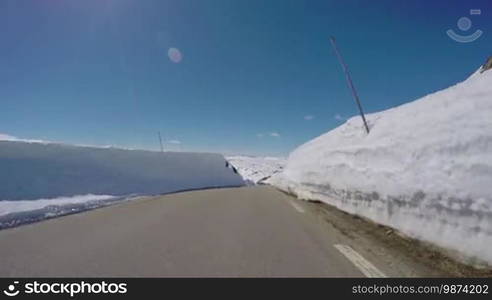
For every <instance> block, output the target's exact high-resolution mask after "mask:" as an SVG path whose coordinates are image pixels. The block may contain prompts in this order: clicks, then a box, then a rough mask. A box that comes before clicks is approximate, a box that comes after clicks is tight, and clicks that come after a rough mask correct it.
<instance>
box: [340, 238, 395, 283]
mask: <svg viewBox="0 0 492 300" xmlns="http://www.w3.org/2000/svg"><path fill="white" fill-rule="evenodd" d="M334 247H335V248H337V250H338V251H340V252H341V253H342V254H343V255H345V257H346V258H348V260H350V261H351V262H352V263H353V264H354V265H355V266H356V267H357V268H359V270H361V272H362V273H364V275H366V277H376V278H382V277H387V276H386V275H385V274H384V273H383V272H381V271H379V270H378V268H376V267H375V266H374V265H373V264H371V263H370V262H369V261H368V260H367V259H365V258H364V257H362V255H360V254H359V253H357V252H356V251H355V250H354V249H352V247H350V246H347V245H341V244H336V245H334Z"/></svg>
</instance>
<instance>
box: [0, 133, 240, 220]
mask: <svg viewBox="0 0 492 300" xmlns="http://www.w3.org/2000/svg"><path fill="white" fill-rule="evenodd" d="M0 139H1V140H0V166H1V167H0V182H1V184H0V229H1V228H7V227H12V226H17V225H19V224H24V223H28V222H34V221H38V220H42V219H45V218H48V217H53V216H57V215H64V214H67V213H74V212H78V211H83V210H87V209H92V208H96V207H100V206H105V205H109V204H111V203H115V202H118V201H123V200H128V199H131V198H134V197H137V196H140V195H155V194H166V193H172V192H177V191H184V190H194V189H201V188H211V187H230V186H242V185H244V184H245V183H244V181H243V179H242V178H241V176H240V175H238V174H236V173H234V172H233V171H232V170H230V169H229V168H226V167H225V162H226V161H225V158H224V157H223V156H222V155H220V154H214V153H187V152H164V153H161V152H152V151H143V150H126V149H118V148H113V147H111V148H95V147H88V146H73V145H67V144H58V143H50V142H44V141H36V140H21V139H17V138H14V137H11V136H8V135H5V134H2V135H1V136H0ZM80 195H81V196H80Z"/></svg>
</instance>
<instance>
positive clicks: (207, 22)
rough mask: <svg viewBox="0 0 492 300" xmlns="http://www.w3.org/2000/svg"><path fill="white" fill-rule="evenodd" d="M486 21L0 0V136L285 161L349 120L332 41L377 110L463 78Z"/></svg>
mask: <svg viewBox="0 0 492 300" xmlns="http://www.w3.org/2000/svg"><path fill="white" fill-rule="evenodd" d="M470 9H481V15H472V16H470V12H469V11H470ZM460 17H469V18H470V19H471V20H472V27H471V29H469V31H467V32H460V30H459V29H458V28H457V23H456V22H457V20H458V19H459V18H460ZM491 17H492V2H490V1H450V0H446V1H390V0H388V1H342V0H338V1H315V0H310V1H300V0H296V1H289V0H248V1H246V0H241V1H239V0H238V1H234V0H230V1H225V0H159V1H150V0H149V1H147V0H142V1H136V0H132V1H130V0H112V1H111V0H84V1H77V0H58V1H54V0H43V1H35V0H31V1H29V0H26V1H16V0H2V1H0V28H1V29H0V33H1V36H0V38H1V40H0V41H1V44H0V101H1V102H0V103H1V111H0V116H1V117H0V133H7V134H10V135H13V136H17V137H21V138H36V139H45V140H54V141H63V142H68V143H78V144H96V145H107V144H111V145H118V146H124V147H134V148H144V149H155V150H157V149H159V144H158V139H157V131H158V130H160V131H161V133H162V136H163V139H165V140H166V141H171V140H173V141H180V142H181V144H179V145H178V144H176V142H174V143H166V145H165V147H166V148H167V149H172V150H179V149H181V150H189V151H218V152H224V153H243V154H270V155H272V154H274V155H278V154H281V155H285V154H287V153H288V152H289V151H291V150H292V149H294V148H295V147H296V146H298V145H300V144H302V143H304V142H306V141H308V140H309V139H311V138H313V137H316V136H318V135H320V134H322V133H324V132H326V131H328V130H330V129H333V128H335V127H336V126H339V125H340V124H342V123H343V119H344V118H347V117H350V116H352V115H355V114H357V110H356V106H355V104H354V102H353V100H352V98H351V96H350V92H349V90H348V89H347V86H346V83H345V81H344V77H343V73H342V70H341V68H340V66H339V64H338V62H337V60H336V57H335V55H334V53H333V51H332V49H331V47H330V43H329V40H328V38H329V36H330V35H334V36H336V37H337V41H338V46H339V48H340V50H341V51H342V54H343V56H344V58H345V60H346V62H347V64H348V65H349V68H350V70H351V73H352V77H353V80H354V82H355V85H356V87H357V88H358V91H359V95H360V97H361V100H362V102H363V106H364V108H365V110H366V111H367V112H375V111H379V110H383V109H387V108H390V107H393V106H396V105H399V104H402V103H405V102H409V101H412V100H415V99H417V98H419V97H421V96H424V95H426V94H428V93H431V92H434V91H436V90H439V89H442V88H445V87H448V86H450V85H452V84H454V83H457V82H459V81H461V80H463V79H465V78H466V77H467V76H468V75H469V74H470V73H471V72H473V71H474V70H475V69H476V68H478V67H479V66H480V65H481V64H482V63H483V62H484V60H485V59H486V58H487V56H488V55H492V47H491V45H492V22H491V20H492V18H491ZM448 29H454V30H455V31H456V32H457V33H462V34H468V33H471V32H473V31H475V30H476V29H480V30H482V31H483V35H482V36H481V37H480V38H479V39H478V40H476V41H474V42H472V43H458V42H455V41H453V40H451V39H450V38H449V37H448V36H447V35H446V30H448ZM169 48H177V49H179V51H180V52H181V53H182V60H181V61H180V62H179V63H176V62H173V61H171V60H170V59H169V57H168V50H169ZM309 116H311V117H309Z"/></svg>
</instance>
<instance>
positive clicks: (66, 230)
mask: <svg viewBox="0 0 492 300" xmlns="http://www.w3.org/2000/svg"><path fill="white" fill-rule="evenodd" d="M309 205H310V204H308V203H307V202H303V201H299V200H297V199H294V198H293V197H291V196H288V195H286V194H284V193H281V192H279V191H277V190H275V189H274V188H271V187H267V186H262V187H246V188H231V189H213V190H203V191H193V192H184V193H177V194H171V195H166V196H158V197H149V198H144V199H139V200H134V201H130V202H125V203H122V204H118V205H113V206H110V207H105V208H100V209H96V210H92V211H88V212H84V213H80V214H74V215H69V216H65V217H60V218H55V219H51V220H47V221H43V222H39V223H34V224H30V225H25V226H21V227H17V228H12V229H6V230H2V231H0V245H1V247H0V276H2V277H4V276H15V277H17V276H77V277H86V276H87V277H95V276H101V277H105V276H115V277H118V276H129V277H140V276H159V277H166V276H212V277H217V276H246V277H252V276H254V277H256V276H261V277H264V276H268V277H270V276H274V277H285V276H303V277H304V276H307V277H318V276H327V277H364V276H369V277H371V276H375V277H382V276H408V275H409V274H410V275H429V274H428V273H422V272H424V271H425V270H424V269H422V268H421V267H420V266H404V267H401V266H398V264H397V263H395V264H394V265H393V264H391V263H388V262H387V259H388V256H387V255H383V256H384V257H386V260H385V259H382V258H380V256H378V255H377V253H378V250H377V248H375V247H376V246H374V247H373V246H371V245H368V244H367V243H366V244H363V245H361V246H360V247H359V246H357V245H356V244H355V245H354V241H353V239H351V238H350V234H349V236H347V235H346V234H344V233H343V230H342V231H340V230H336V228H334V227H333V226H330V225H329V224H328V223H326V222H323V221H321V219H320V218H319V217H318V216H317V215H316V212H315V211H313V210H312V209H311V208H310V207H309ZM350 243H352V246H350ZM371 247H373V248H372V250H371ZM367 249H368V250H367ZM402 272H403V273H402Z"/></svg>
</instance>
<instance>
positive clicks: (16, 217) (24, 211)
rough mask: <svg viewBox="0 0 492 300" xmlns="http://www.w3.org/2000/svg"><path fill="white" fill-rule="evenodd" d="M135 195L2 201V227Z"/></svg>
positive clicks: (95, 206) (104, 204)
mask: <svg viewBox="0 0 492 300" xmlns="http://www.w3.org/2000/svg"><path fill="white" fill-rule="evenodd" d="M133 198H134V197H131V196H128V197H116V196H111V195H91V194H88V195H78V196H72V197H58V198H53V199H37V200H14V201H12V200H2V201H0V229H4V228H9V227H14V226H18V225H21V224H25V223H31V222H35V221H39V220H43V219H46V218H53V217H56V216H60V215H66V214H69V213H75V212H80V211H85V210H88V209H93V208H97V207H101V206H106V205H109V204H112V203H115V202H121V201H123V200H130V199H133Z"/></svg>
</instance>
